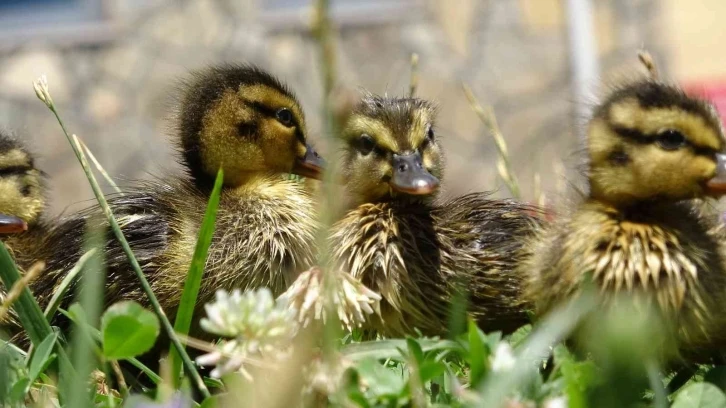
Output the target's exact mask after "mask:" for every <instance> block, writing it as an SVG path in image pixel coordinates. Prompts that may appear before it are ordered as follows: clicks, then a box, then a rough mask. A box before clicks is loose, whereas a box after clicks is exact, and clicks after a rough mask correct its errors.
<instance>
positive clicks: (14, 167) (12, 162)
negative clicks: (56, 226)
mask: <svg viewBox="0 0 726 408" xmlns="http://www.w3.org/2000/svg"><path fill="white" fill-rule="evenodd" d="M44 193H45V187H44V180H43V173H42V172H41V171H40V170H38V169H37V168H36V167H35V159H34V157H33V155H32V154H31V153H30V151H28V149H27V148H26V147H25V146H23V145H22V143H20V142H19V141H18V140H16V139H14V138H12V137H11V136H10V135H8V134H6V133H3V132H0V234H2V235H6V234H8V235H7V236H3V237H2V240H3V242H5V243H6V244H8V245H9V246H10V248H11V250H12V249H17V251H18V253H21V254H26V253H28V252H31V248H34V247H35V246H37V244H38V242H39V241H42V237H43V236H44V235H45V233H46V232H47V230H48V228H49V225H48V223H47V222H46V221H45V220H43V217H42V215H43V211H44V210H45V197H44ZM29 227H30V231H28V232H27V233H24V234H16V233H19V232H24V231H26V230H28V228H29Z"/></svg>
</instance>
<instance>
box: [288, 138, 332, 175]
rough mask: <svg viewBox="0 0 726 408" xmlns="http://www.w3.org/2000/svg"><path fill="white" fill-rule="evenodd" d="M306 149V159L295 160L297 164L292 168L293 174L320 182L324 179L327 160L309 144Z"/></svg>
mask: <svg viewBox="0 0 726 408" xmlns="http://www.w3.org/2000/svg"><path fill="white" fill-rule="evenodd" d="M305 147H306V148H307V151H306V152H305V157H303V158H302V159H300V158H298V159H297V160H295V164H294V165H293V166H292V174H297V175H298V176H303V177H310V178H314V179H317V180H320V179H322V177H323V169H324V168H325V160H323V158H322V157H320V155H319V154H318V152H316V151H315V149H314V148H313V147H312V146H310V145H309V144H306V145H305Z"/></svg>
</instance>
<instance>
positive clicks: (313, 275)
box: [278, 267, 381, 330]
mask: <svg viewBox="0 0 726 408" xmlns="http://www.w3.org/2000/svg"><path fill="white" fill-rule="evenodd" d="M324 273H325V272H323V270H322V269H320V268H318V267H313V268H311V269H309V270H307V271H305V272H303V273H302V274H300V276H298V278H297V279H296V280H295V282H293V284H292V286H290V288H289V289H288V290H287V291H285V293H283V294H282V295H280V297H279V298H278V299H284V300H285V301H286V302H287V303H288V304H289V305H290V308H292V309H294V310H295V311H296V314H297V319H298V321H299V322H300V323H302V325H303V327H306V326H307V325H308V324H310V322H311V321H312V320H323V322H325V321H326V319H327V316H326V312H325V311H326V307H325V306H326V305H325V302H326V300H327V301H331V302H332V303H333V306H334V307H335V310H336V312H337V314H338V319H340V321H341V323H343V325H344V326H345V327H346V328H347V329H348V330H352V329H353V328H354V327H360V326H361V325H362V324H363V323H365V321H366V317H367V316H368V315H371V314H373V313H376V314H378V315H379V316H380V314H381V311H380V301H381V295H379V294H378V293H376V292H373V291H372V290H370V289H368V288H367V287H366V286H365V285H363V283H361V282H360V281H359V280H357V279H355V278H353V277H352V276H351V275H350V274H347V273H337V274H336V275H334V276H331V277H329V278H332V279H331V283H332V285H334V286H333V288H332V290H331V294H330V296H328V297H326V296H324V293H323V277H324Z"/></svg>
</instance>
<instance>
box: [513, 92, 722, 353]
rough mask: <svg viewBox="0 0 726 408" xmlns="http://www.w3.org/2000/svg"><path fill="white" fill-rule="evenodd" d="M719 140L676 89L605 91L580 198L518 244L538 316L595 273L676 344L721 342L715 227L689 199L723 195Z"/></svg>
mask: <svg viewBox="0 0 726 408" xmlns="http://www.w3.org/2000/svg"><path fill="white" fill-rule="evenodd" d="M724 146H725V142H724V134H723V129H722V127H721V122H720V120H719V118H718V116H717V114H716V112H715V110H714V109H713V107H712V106H711V105H710V104H709V103H707V102H705V101H702V100H699V99H696V98H693V97H690V96H687V95H686V94H685V93H683V91H682V90H680V89H679V88H677V87H675V86H671V85H667V84H664V83H661V82H657V81H654V80H641V81H638V82H634V83H632V84H629V85H627V86H624V87H621V88H619V89H617V90H615V91H614V92H613V93H612V94H610V95H609V97H608V98H606V99H605V100H604V102H603V103H602V104H601V105H600V106H598V107H597V108H596V109H595V111H594V114H593V118H592V119H591V121H590V123H589V125H588V133H587V152H588V155H589V159H590V162H589V170H588V173H587V177H588V181H589V185H590V193H589V196H587V197H586V198H584V200H583V202H581V203H580V204H578V205H577V206H576V207H575V208H574V209H573V210H572V211H571V213H569V214H563V215H562V216H561V217H560V219H559V220H558V221H557V222H555V223H553V224H552V225H550V226H549V227H548V228H545V229H543V230H542V231H541V232H540V233H539V234H538V236H536V237H535V238H534V239H533V240H532V241H531V243H530V244H531V245H528V246H527V250H528V255H527V256H526V257H525V261H524V262H523V263H522V265H521V272H522V273H523V274H525V275H527V276H528V284H527V296H528V298H529V299H530V300H531V301H532V302H533V303H534V304H535V305H536V307H537V311H538V313H539V314H543V313H546V312H547V311H549V310H551V309H552V308H553V307H554V306H555V305H557V304H558V303H560V302H561V301H563V300H565V299H567V298H570V297H571V296H573V295H574V294H576V293H578V292H579V291H580V290H581V289H582V287H583V285H584V284H586V283H587V282H590V281H594V283H595V285H596V286H597V287H599V288H600V291H601V292H602V293H603V294H604V295H605V298H611V297H612V296H613V295H615V294H624V293H634V294H638V295H645V298H646V299H650V300H652V301H654V302H655V304H656V305H657V307H658V309H659V310H660V312H662V313H664V316H665V317H666V321H669V322H672V323H673V324H674V326H673V327H675V328H676V330H677V332H678V340H679V341H680V343H681V344H682V345H684V348H686V349H688V350H684V351H688V352H691V351H694V350H698V349H699V348H701V347H705V346H706V345H707V344H709V343H711V342H713V341H718V340H719V339H721V340H724V339H723V337H724V335H725V334H726V333H724V331H723V330H722V329H721V327H723V325H724V323H726V318H724V317H722V316H724V314H723V313H721V311H722V309H723V307H724V306H725V305H726V269H725V268H726V263H725V261H726V258H725V255H726V253H725V252H724V249H723V247H722V246H723V242H726V241H724V238H726V235H724V233H725V231H724V228H723V226H721V225H720V224H719V222H718V218H717V216H716V215H715V214H714V213H712V211H710V209H709V208H708V206H707V205H706V204H704V203H703V201H702V200H700V199H703V198H705V197H706V196H707V195H710V194H716V195H720V194H722V193H723V182H722V180H721V177H722V176H723V174H722V173H723V172H724V168H723V163H722V157H719V156H721V153H722V152H723V149H724ZM638 297H640V296H638Z"/></svg>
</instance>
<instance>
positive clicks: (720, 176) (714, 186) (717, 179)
mask: <svg viewBox="0 0 726 408" xmlns="http://www.w3.org/2000/svg"><path fill="white" fill-rule="evenodd" d="M716 166H717V167H716V175H715V176H714V177H713V178H712V179H710V180H708V182H706V194H708V195H710V196H712V197H721V196H722V195H724V194H726V155H725V154H721V153H719V154H717V155H716Z"/></svg>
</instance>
